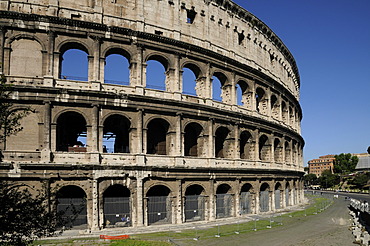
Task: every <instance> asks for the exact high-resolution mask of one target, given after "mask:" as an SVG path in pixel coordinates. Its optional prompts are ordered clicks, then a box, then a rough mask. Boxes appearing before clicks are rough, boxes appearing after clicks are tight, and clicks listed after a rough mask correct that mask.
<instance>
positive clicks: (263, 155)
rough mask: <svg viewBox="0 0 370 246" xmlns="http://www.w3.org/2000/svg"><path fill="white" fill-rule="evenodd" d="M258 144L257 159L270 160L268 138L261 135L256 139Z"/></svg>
mask: <svg viewBox="0 0 370 246" xmlns="http://www.w3.org/2000/svg"><path fill="white" fill-rule="evenodd" d="M258 146H259V151H258V154H259V159H260V160H261V161H269V160H270V153H271V149H270V145H269V138H268V137H267V136H266V135H264V134H263V135H262V136H260V138H259V141H258Z"/></svg>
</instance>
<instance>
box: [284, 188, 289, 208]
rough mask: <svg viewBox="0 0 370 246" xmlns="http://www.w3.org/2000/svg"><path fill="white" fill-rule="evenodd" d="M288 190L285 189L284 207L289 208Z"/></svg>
mask: <svg viewBox="0 0 370 246" xmlns="http://www.w3.org/2000/svg"><path fill="white" fill-rule="evenodd" d="M289 193H290V192H289V189H288V188H287V189H285V204H286V206H287V207H288V206H289V203H290V202H289V199H290V198H289Z"/></svg>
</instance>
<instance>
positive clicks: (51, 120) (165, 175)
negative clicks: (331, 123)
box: [0, 0, 304, 230]
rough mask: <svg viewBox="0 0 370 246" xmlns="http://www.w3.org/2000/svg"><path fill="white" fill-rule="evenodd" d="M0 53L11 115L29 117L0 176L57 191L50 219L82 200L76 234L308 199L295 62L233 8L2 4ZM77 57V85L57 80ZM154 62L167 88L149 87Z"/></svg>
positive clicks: (139, 1) (64, 0) (208, 2)
mask: <svg viewBox="0 0 370 246" xmlns="http://www.w3.org/2000/svg"><path fill="white" fill-rule="evenodd" d="M0 46H1V52H0V61H1V68H0V69H1V72H2V73H3V74H4V75H5V76H6V78H7V81H8V82H10V83H12V84H14V86H15V92H14V94H13V96H12V100H13V102H14V110H17V109H19V108H22V107H24V106H26V105H27V106H31V107H32V108H33V109H34V110H35V113H32V114H30V115H29V116H27V117H26V118H25V119H23V120H22V125H23V127H24V129H23V131H22V132H20V133H19V134H18V135H16V136H12V137H9V138H8V139H7V141H6V143H4V145H3V146H1V147H2V149H4V151H3V154H4V160H3V162H2V163H1V165H0V177H1V179H6V180H11V181H14V182H21V183H26V184H28V185H29V186H30V187H34V189H40V188H41V187H50V188H57V189H59V193H58V206H57V208H58V209H62V208H63V207H65V206H68V204H70V203H74V204H81V203H83V204H84V205H83V206H84V209H83V210H82V212H81V214H80V216H79V218H78V219H77V220H76V221H75V222H74V225H75V226H76V227H78V226H79V227H85V228H89V229H92V230H98V229H101V228H104V227H111V226H150V225H155V224H161V223H169V224H170V223H172V224H180V223H186V222H189V221H212V220H216V219H220V218H224V217H240V216H244V215H245V214H256V213H265V212H270V211H276V210H280V209H284V208H286V207H289V206H293V205H296V204H299V203H301V202H302V201H303V183H302V176H303V164H302V149H303V146H304V141H303V139H302V137H301V136H300V122H301V119H302V111H301V107H300V105H299V88H300V81H299V74H298V70H297V67H296V63H295V61H294V58H293V56H292V55H291V53H290V52H289V50H288V49H287V48H286V46H285V45H284V44H283V43H282V41H281V40H280V39H279V37H277V36H276V34H274V32H273V31H272V30H271V29H270V28H269V27H267V26H266V25H265V24H264V23H263V22H261V21H260V20H259V19H258V18H257V17H255V16H254V15H252V14H251V13H249V12H248V11H246V10H244V9H242V8H241V7H240V6H238V5H236V4H235V3H233V2H232V1H230V0H186V1H172V0H169V1H167V0H81V1H80V0H79V1H75V0H37V1H36V0H27V1H26V0H17V1H13V0H1V1H0ZM73 50H78V51H79V52H80V53H82V54H84V55H85V58H86V60H87V63H86V64H87V65H86V68H84V67H83V63H82V62H81V63H78V64H80V65H81V69H86V70H87V71H88V72H87V77H86V78H78V77H73V76H70V74H67V75H65V74H63V73H62V72H63V71H64V70H63V69H64V67H65V66H67V65H68V64H67V63H68V61H67V59H64V57H65V54H67V52H69V51H73ZM111 55H116V56H119V57H121V58H123V59H124V60H126V61H127V63H128V64H129V65H128V66H122V70H127V72H128V73H129V79H128V80H129V81H124V80H122V81H111V80H109V79H107V78H106V76H105V74H107V71H108V70H107V69H108V68H107V67H108V63H107V58H108V57H109V56H111ZM152 61H154V62H157V63H159V64H160V66H162V68H163V71H164V78H165V79H164V82H163V86H159V87H155V86H153V85H150V83H149V82H148V81H149V80H150V79H151V77H153V76H154V75H151V74H150V73H149V67H150V66H151V62H152ZM78 66H79V65H78ZM185 71H190V73H192V74H193V76H194V77H195V80H194V81H193V83H194V86H193V87H194V88H193V94H191V93H186V91H185V85H186V88H188V84H186V83H190V82H189V81H188V80H187V79H185V78H184V76H183V73H184V72H185ZM215 86H216V87H217V86H218V88H221V93H220V94H221V99H219V98H217V95H213V93H214V92H213V90H212V88H214V87H215ZM43 184H46V186H43Z"/></svg>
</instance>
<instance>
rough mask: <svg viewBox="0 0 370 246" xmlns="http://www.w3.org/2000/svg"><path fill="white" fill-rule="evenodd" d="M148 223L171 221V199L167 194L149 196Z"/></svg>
mask: <svg viewBox="0 0 370 246" xmlns="http://www.w3.org/2000/svg"><path fill="white" fill-rule="evenodd" d="M147 207H148V225H151V224H154V223H155V224H167V223H171V211H172V209H171V201H170V198H169V197H167V196H150V197H148V205H147Z"/></svg>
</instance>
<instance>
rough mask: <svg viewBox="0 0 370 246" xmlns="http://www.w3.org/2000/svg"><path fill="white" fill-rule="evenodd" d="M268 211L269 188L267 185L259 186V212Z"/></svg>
mask: <svg viewBox="0 0 370 246" xmlns="http://www.w3.org/2000/svg"><path fill="white" fill-rule="evenodd" d="M269 210H270V186H269V184H268V183H263V184H261V187H260V212H268V211H269Z"/></svg>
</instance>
